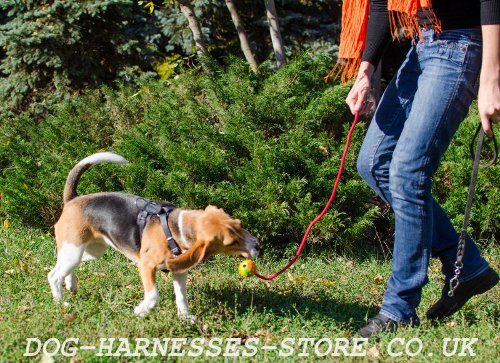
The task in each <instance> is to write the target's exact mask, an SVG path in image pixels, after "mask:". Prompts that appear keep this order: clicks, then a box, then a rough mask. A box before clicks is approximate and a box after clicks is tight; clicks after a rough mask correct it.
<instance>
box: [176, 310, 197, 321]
mask: <svg viewBox="0 0 500 363" xmlns="http://www.w3.org/2000/svg"><path fill="white" fill-rule="evenodd" d="M177 316H178V317H179V319H181V320H185V321H187V322H189V323H191V324H194V323H196V315H194V314H191V313H190V312H189V311H186V312H180V311H179V312H177Z"/></svg>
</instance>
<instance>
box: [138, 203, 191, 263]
mask: <svg viewBox="0 0 500 363" xmlns="http://www.w3.org/2000/svg"><path fill="white" fill-rule="evenodd" d="M135 205H136V206H137V207H138V208H139V209H140V212H139V214H138V215H137V224H138V225H139V235H140V236H141V237H142V233H143V232H144V228H146V224H147V223H148V221H149V219H150V218H151V216H153V215H156V216H158V217H159V218H160V223H161V227H162V228H163V233H165V237H166V238H167V243H168V247H169V248H170V250H171V251H172V253H173V254H174V256H179V255H180V254H182V250H181V249H180V247H179V245H178V244H177V242H176V241H175V239H174V237H173V236H172V232H171V231H170V227H169V226H168V217H169V215H170V213H172V211H174V210H175V206H174V205H173V204H170V203H165V204H163V205H159V204H157V203H156V202H153V201H151V200H148V199H145V198H137V199H136V200H135Z"/></svg>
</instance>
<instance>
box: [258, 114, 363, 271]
mask: <svg viewBox="0 0 500 363" xmlns="http://www.w3.org/2000/svg"><path fill="white" fill-rule="evenodd" d="M358 117H359V112H356V114H355V115H354V121H353V122H352V125H351V129H350V130H349V133H348V134H347V140H346V142H345V148H344V153H343V154H342V159H341V160H340V166H339V171H338V173H337V179H335V184H334V185H333V190H332V195H330V199H328V202H327V203H326V205H325V208H323V210H322V211H321V213H320V214H318V216H317V217H316V218H314V220H313V221H312V222H311V223H310V224H309V227H307V230H306V232H305V233H304V237H302V241H301V242H300V245H299V248H298V249H297V253H296V254H295V257H294V258H292V259H291V260H290V262H288V264H287V265H286V266H285V267H283V268H282V269H281V270H280V271H278V272H276V273H275V274H273V275H271V276H268V277H265V276H262V275H260V274H258V273H255V276H257V277H258V278H259V279H262V280H267V281H270V280H273V279H274V278H276V277H278V276H279V275H281V274H282V273H283V272H285V271H286V270H288V269H289V268H290V266H292V265H293V264H294V263H295V261H297V259H298V258H299V256H300V254H301V253H302V249H303V248H304V246H305V244H306V241H307V237H308V236H309V233H310V232H311V229H312V227H313V226H314V225H315V224H316V222H318V221H319V220H320V219H321V218H323V216H324V215H325V214H326V212H327V211H328V208H330V204H332V201H333V199H334V198H335V194H337V186H338V185H339V182H340V177H341V175H342V169H343V168H344V163H345V159H346V157H347V151H348V150H349V145H350V143H351V136H352V133H353V131H354V127H355V126H356V124H357V123H358Z"/></svg>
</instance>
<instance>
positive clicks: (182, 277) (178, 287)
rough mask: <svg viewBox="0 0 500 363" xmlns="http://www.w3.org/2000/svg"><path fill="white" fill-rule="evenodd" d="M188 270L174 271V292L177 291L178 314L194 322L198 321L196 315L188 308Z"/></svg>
mask: <svg viewBox="0 0 500 363" xmlns="http://www.w3.org/2000/svg"><path fill="white" fill-rule="evenodd" d="M187 275H188V273H187V272H183V273H172V277H173V280H174V293H175V303H176V304H177V315H178V316H179V318H181V319H187V320H190V321H191V322H192V323H194V322H195V321H196V316H194V315H193V314H191V312H190V311H189V308H188V302H187V291H186V282H187Z"/></svg>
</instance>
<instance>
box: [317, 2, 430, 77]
mask: <svg viewBox="0 0 500 363" xmlns="http://www.w3.org/2000/svg"><path fill="white" fill-rule="evenodd" d="M369 8H370V1H369V0H344V2H343V4H342V32H341V33H340V47H339V57H338V58H339V60H338V62H337V64H336V65H335V67H333V69H332V70H331V71H330V72H329V73H328V74H327V75H326V77H325V82H326V81H328V79H329V78H330V77H331V76H332V75H335V76H334V79H336V78H337V77H338V76H339V75H340V80H341V82H342V83H346V82H348V81H349V80H350V79H352V78H354V77H356V75H357V73H358V69H359V65H360V63H361V55H362V54H363V50H364V49H365V44H366V28H367V24H368V13H369ZM420 8H422V9H424V11H425V13H426V15H427V17H428V18H429V20H430V22H431V24H435V25H434V28H435V29H436V30H437V31H440V26H439V22H438V21H437V20H436V18H435V16H434V13H433V12H432V10H431V0H388V4H387V9H388V11H389V22H390V25H391V33H392V37H393V38H396V39H397V38H398V32H399V29H398V23H399V25H400V26H401V28H402V29H403V35H404V36H405V37H406V38H411V39H413V37H414V34H415V33H416V34H419V35H420V28H419V26H418V21H417V10H419V9H420Z"/></svg>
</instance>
